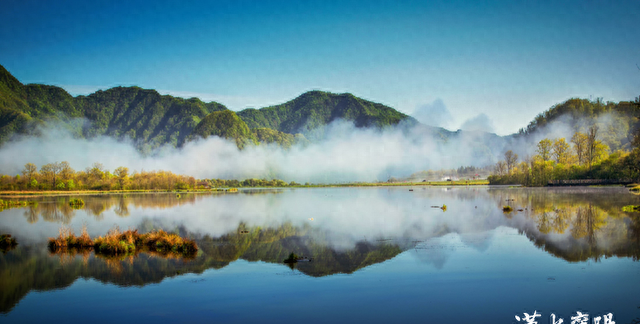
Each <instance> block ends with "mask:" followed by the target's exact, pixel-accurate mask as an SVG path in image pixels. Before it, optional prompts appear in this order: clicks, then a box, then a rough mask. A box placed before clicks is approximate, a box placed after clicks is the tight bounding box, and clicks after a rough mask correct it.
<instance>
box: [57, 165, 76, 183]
mask: <svg viewBox="0 0 640 324" xmlns="http://www.w3.org/2000/svg"><path fill="white" fill-rule="evenodd" d="M75 173H76V172H75V170H73V169H72V168H71V166H70V165H69V162H67V161H62V162H60V178H61V179H62V181H69V180H70V179H71V178H72V177H73V175H74V174H75Z"/></svg>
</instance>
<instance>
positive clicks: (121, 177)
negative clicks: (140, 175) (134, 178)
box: [113, 166, 129, 190]
mask: <svg viewBox="0 0 640 324" xmlns="http://www.w3.org/2000/svg"><path fill="white" fill-rule="evenodd" d="M113 174H114V175H115V176H116V177H117V178H118V183H119V184H120V190H123V189H124V186H125V183H126V181H127V180H129V169H128V168H125V167H122V166H121V167H118V168H117V169H116V170H115V171H113Z"/></svg>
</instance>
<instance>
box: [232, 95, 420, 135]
mask: <svg viewBox="0 0 640 324" xmlns="http://www.w3.org/2000/svg"><path fill="white" fill-rule="evenodd" d="M238 116H240V118H242V120H244V121H245V122H246V123H247V125H249V127H250V128H270V129H275V130H278V131H281V132H284V133H289V134H295V133H302V134H304V135H305V136H307V137H309V135H311V137H317V136H314V134H313V132H312V131H313V130H315V129H318V128H319V127H321V126H324V125H327V124H329V123H331V122H332V121H334V120H336V119H342V120H346V121H352V122H353V123H354V124H355V126H356V127H385V126H390V125H397V124H398V123H400V122H401V121H405V122H406V123H407V125H416V124H418V122H417V121H416V120H415V119H413V117H409V116H407V115H405V114H403V113H401V112H399V111H397V110H395V109H393V108H391V107H387V106H385V105H382V104H379V103H375V102H371V101H367V100H364V99H360V98H358V97H356V96H354V95H352V94H350V93H343V94H333V93H329V92H323V91H309V92H306V93H304V94H302V95H301V96H299V97H297V98H295V99H293V100H291V101H288V102H285V103H283V104H281V105H277V106H271V107H266V108H262V109H245V110H242V111H240V112H239V113H238Z"/></svg>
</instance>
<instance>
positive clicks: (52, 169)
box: [40, 162, 62, 189]
mask: <svg viewBox="0 0 640 324" xmlns="http://www.w3.org/2000/svg"><path fill="white" fill-rule="evenodd" d="M61 169H62V166H61V165H60V163H59V162H54V163H49V164H45V165H43V166H42V167H41V168H40V173H42V175H44V176H45V177H46V178H49V179H51V188H52V189H55V188H56V182H57V177H58V174H59V173H60V170H61Z"/></svg>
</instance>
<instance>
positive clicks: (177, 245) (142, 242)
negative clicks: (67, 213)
mask: <svg viewBox="0 0 640 324" xmlns="http://www.w3.org/2000/svg"><path fill="white" fill-rule="evenodd" d="M68 249H74V250H91V249H93V250H94V251H95V253H96V254H102V255H122V254H133V253H137V252H154V253H159V254H163V253H165V254H178V255H182V256H185V257H191V256H193V255H195V254H196V253H197V252H198V246H197V245H196V243H195V241H193V240H190V239H185V238H182V237H180V236H179V235H177V234H171V233H167V232H165V231H163V230H158V231H152V232H149V233H146V234H140V233H138V230H127V231H123V232H121V231H120V229H118V228H117V227H116V228H114V229H111V230H110V231H109V232H108V233H107V235H105V236H100V237H97V238H95V239H93V240H92V239H91V238H90V237H89V234H88V233H87V231H86V228H83V231H82V234H81V235H80V236H76V235H75V234H74V233H73V231H71V230H70V229H65V228H63V229H61V230H60V234H59V236H58V237H57V238H50V239H49V250H50V251H51V252H58V251H64V250H68Z"/></svg>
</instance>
